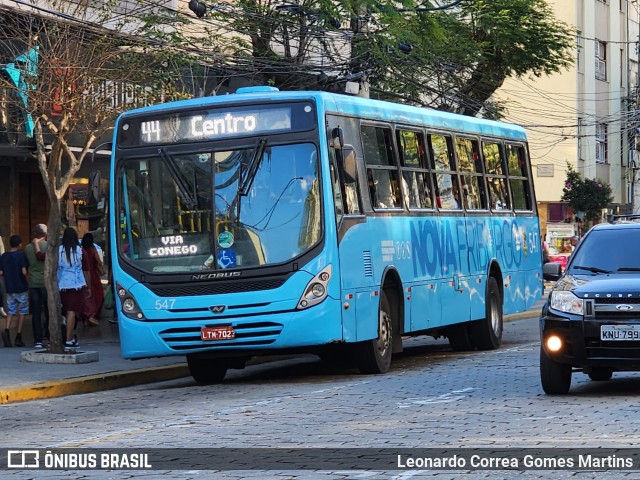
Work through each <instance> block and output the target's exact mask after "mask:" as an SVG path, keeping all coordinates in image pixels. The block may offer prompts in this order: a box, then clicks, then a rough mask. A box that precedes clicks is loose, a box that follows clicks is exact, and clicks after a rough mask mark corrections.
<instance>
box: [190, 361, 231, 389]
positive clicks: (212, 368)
mask: <svg viewBox="0 0 640 480" xmlns="http://www.w3.org/2000/svg"><path fill="white" fill-rule="evenodd" d="M187 365H188V366H189V372H190V373H191V376H192V377H193V379H194V380H195V381H196V382H197V383H199V384H201V385H210V384H213V383H220V382H222V380H223V379H224V376H225V375H226V374H227V368H228V367H227V363H226V362H225V361H224V360H223V359H211V358H202V357H199V356H198V355H187Z"/></svg>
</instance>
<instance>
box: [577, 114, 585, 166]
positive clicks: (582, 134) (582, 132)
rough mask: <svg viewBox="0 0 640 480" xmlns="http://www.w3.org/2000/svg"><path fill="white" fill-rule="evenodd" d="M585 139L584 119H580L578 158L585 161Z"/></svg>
mask: <svg viewBox="0 0 640 480" xmlns="http://www.w3.org/2000/svg"><path fill="white" fill-rule="evenodd" d="M583 138H584V120H583V119H582V117H578V158H579V159H580V160H584V157H583V156H582V153H583V152H582V140H583Z"/></svg>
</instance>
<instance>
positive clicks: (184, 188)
mask: <svg viewBox="0 0 640 480" xmlns="http://www.w3.org/2000/svg"><path fill="white" fill-rule="evenodd" d="M158 154H159V155H160V158H161V159H162V160H163V162H164V164H165V166H166V167H167V170H169V173H170V174H171V178H173V181H174V182H176V185H177V187H178V190H179V191H180V196H181V197H182V201H183V202H184V203H185V205H186V207H187V208H188V209H189V210H191V209H193V207H195V206H196V203H197V201H196V196H195V194H194V193H193V191H192V189H191V187H190V186H189V184H188V183H187V182H186V181H185V179H184V177H183V176H182V174H181V173H180V172H179V171H178V168H177V167H176V162H175V160H174V159H173V158H172V157H171V155H169V153H168V152H167V151H166V150H165V149H164V148H159V149H158Z"/></svg>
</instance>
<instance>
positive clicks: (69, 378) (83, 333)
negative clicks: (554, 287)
mask: <svg viewBox="0 0 640 480" xmlns="http://www.w3.org/2000/svg"><path fill="white" fill-rule="evenodd" d="M542 303H543V300H540V301H538V302H537V303H536V304H535V305H534V306H533V308H531V309H530V310H527V311H525V312H521V313H516V314H513V315H506V316H505V318H504V321H505V322H509V321H513V320H517V319H522V318H537V317H538V316H539V315H540V309H541V307H542ZM110 319H113V317H112V312H111V311H108V310H105V311H104V316H103V319H102V321H101V322H100V325H99V326H96V327H85V326H83V325H79V326H78V327H77V329H76V331H77V334H78V339H79V341H80V347H79V348H78V352H97V354H98V361H97V362H90V363H81V364H54V363H36V362H27V361H23V360H22V359H21V354H22V352H29V351H34V349H33V348H32V347H33V336H32V333H31V316H30V315H29V316H27V318H26V320H25V325H24V331H23V334H22V336H23V339H24V343H25V345H27V347H11V348H6V347H3V346H1V344H0V404H7V403H15V402H23V401H28V400H36V399H43V398H54V397H61V396H65V395H74V394H79V393H90V392H97V391H102V390H111V389H114V388H122V387H129V386H132V385H141V384H145V383H153V382H161V381H165V380H174V379H176V378H183V377H188V376H190V374H189V369H188V368H187V364H186V357H184V356H182V355H180V356H174V357H163V358H147V359H142V360H125V359H123V358H122V357H121V356H120V344H119V338H118V326H117V324H115V323H111V322H109V320H110ZM14 323H15V320H14ZM14 338H15V327H14V330H13V331H12V333H11V342H12V343H13V340H14ZM267 361H268V360H267ZM256 363H258V362H256ZM260 363H261V362H260Z"/></svg>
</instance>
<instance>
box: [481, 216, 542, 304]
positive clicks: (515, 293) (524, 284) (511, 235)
mask: <svg viewBox="0 0 640 480" xmlns="http://www.w3.org/2000/svg"><path fill="white" fill-rule="evenodd" d="M492 234H493V238H494V242H495V257H496V259H497V261H498V262H499V264H500V266H501V268H502V272H503V286H504V313H505V314H510V313H516V312H522V311H524V310H526V309H527V308H529V307H530V306H531V305H533V303H535V301H537V300H538V299H539V298H540V297H541V296H542V293H543V290H544V284H543V282H542V280H541V275H540V272H541V270H542V266H541V263H542V256H541V251H540V249H541V243H540V227H539V224H538V219H537V218H536V217H525V216H522V217H514V218H511V219H494V221H493V223H492Z"/></svg>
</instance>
